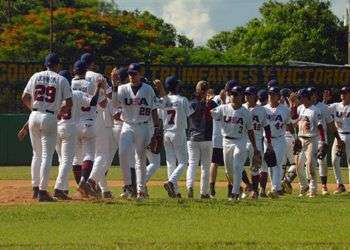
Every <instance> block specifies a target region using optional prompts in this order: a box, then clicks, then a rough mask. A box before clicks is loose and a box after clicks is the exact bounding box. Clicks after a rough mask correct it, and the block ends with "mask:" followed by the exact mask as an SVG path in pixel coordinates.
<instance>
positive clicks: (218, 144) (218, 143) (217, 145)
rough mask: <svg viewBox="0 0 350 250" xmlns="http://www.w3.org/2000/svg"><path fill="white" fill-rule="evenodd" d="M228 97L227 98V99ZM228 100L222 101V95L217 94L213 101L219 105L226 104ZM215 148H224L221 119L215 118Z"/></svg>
mask: <svg viewBox="0 0 350 250" xmlns="http://www.w3.org/2000/svg"><path fill="white" fill-rule="evenodd" d="M227 99H228V98H226V100H227ZM226 100H224V101H222V100H221V98H220V95H216V96H214V98H213V101H214V102H216V104H217V105H218V106H220V105H222V104H226V103H227V102H226ZM212 142H213V148H222V134H221V119H213V141H212Z"/></svg>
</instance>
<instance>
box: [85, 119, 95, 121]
mask: <svg viewBox="0 0 350 250" xmlns="http://www.w3.org/2000/svg"><path fill="white" fill-rule="evenodd" d="M86 120H87V121H93V120H94V119H86Z"/></svg>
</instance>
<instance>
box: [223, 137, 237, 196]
mask: <svg viewBox="0 0 350 250" xmlns="http://www.w3.org/2000/svg"><path fill="white" fill-rule="evenodd" d="M234 148H235V147H234V146H233V145H232V144H231V143H225V144H224V146H223V153H224V166H225V173H226V178H227V181H228V183H229V184H228V186H227V187H228V190H227V196H228V197H229V198H232V189H233V174H234V172H233V152H234ZM239 182H241V181H239Z"/></svg>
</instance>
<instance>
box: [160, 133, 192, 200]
mask: <svg viewBox="0 0 350 250" xmlns="http://www.w3.org/2000/svg"><path fill="white" fill-rule="evenodd" d="M164 149H165V156H166V163H167V168H168V181H170V182H172V183H173V184H174V186H175V191H176V193H178V185H177V181H178V180H179V178H180V177H181V175H182V173H183V171H184V170H185V168H186V167H187V164H188V155H187V154H188V152H187V145H186V134H185V133H184V134H183V135H178V134H175V133H172V132H165V134H164Z"/></svg>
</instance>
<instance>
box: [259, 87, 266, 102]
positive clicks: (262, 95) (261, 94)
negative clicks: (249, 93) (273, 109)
mask: <svg viewBox="0 0 350 250" xmlns="http://www.w3.org/2000/svg"><path fill="white" fill-rule="evenodd" d="M267 95H268V94H267V90H266V89H261V90H259V92H258V98H259V99H263V100H264V99H267Z"/></svg>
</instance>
